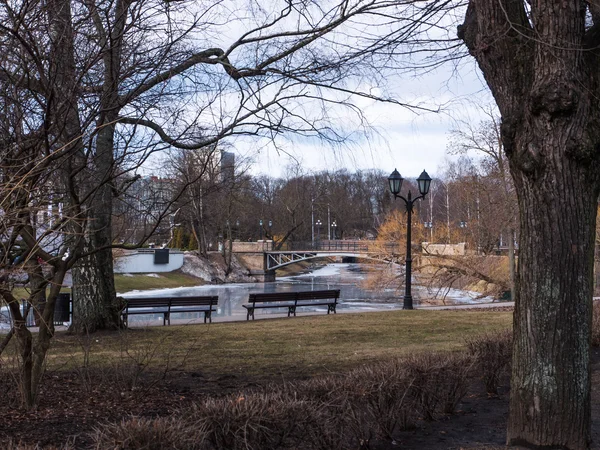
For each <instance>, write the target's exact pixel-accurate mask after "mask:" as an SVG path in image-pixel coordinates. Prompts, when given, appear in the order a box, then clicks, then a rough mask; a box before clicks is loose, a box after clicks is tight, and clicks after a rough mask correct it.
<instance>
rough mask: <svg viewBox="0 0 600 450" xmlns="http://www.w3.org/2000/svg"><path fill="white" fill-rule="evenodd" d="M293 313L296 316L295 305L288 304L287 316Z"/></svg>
mask: <svg viewBox="0 0 600 450" xmlns="http://www.w3.org/2000/svg"><path fill="white" fill-rule="evenodd" d="M292 313H293V314H294V317H296V307H295V306H288V317H290V314H292Z"/></svg>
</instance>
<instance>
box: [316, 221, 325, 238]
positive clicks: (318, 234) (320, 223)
mask: <svg viewBox="0 0 600 450" xmlns="http://www.w3.org/2000/svg"><path fill="white" fill-rule="evenodd" d="M315 225H316V226H317V243H318V242H319V241H320V240H321V225H323V222H321V219H317V221H316V222H315Z"/></svg>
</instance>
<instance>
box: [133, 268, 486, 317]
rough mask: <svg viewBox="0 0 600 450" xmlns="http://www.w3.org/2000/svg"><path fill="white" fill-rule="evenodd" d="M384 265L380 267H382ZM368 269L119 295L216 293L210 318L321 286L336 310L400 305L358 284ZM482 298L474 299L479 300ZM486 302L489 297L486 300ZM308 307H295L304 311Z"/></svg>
mask: <svg viewBox="0 0 600 450" xmlns="http://www.w3.org/2000/svg"><path fill="white" fill-rule="evenodd" d="M383 267H385V266H383V265H382V266H381V268H382V269H383ZM367 268H369V269H370V270H372V269H373V268H374V266H373V265H368V266H365V265H363V264H328V265H326V266H324V267H322V268H320V269H317V270H315V271H313V272H311V273H307V274H302V275H296V276H291V277H283V278H279V279H278V281H277V282H275V283H240V284H223V285H206V286H196V287H186V288H177V289H160V290H152V291H133V292H129V293H127V294H124V295H123V297H126V298H127V297H147V296H149V295H152V296H156V297H161V296H164V297H167V296H178V297H179V296H182V297H183V296H193V295H218V296H219V306H218V311H217V313H216V314H214V315H213V317H234V318H236V319H240V320H241V319H245V317H246V309H245V308H243V307H242V305H243V304H245V303H247V302H248V294H250V293H260V292H294V291H314V290H322V289H340V291H341V292H340V304H339V306H338V311H339V310H355V311H367V310H387V309H400V308H402V296H403V291H402V290H400V291H395V290H392V289H389V290H386V291H383V292H381V291H375V290H370V289H366V288H363V287H361V286H359V284H360V281H361V280H362V279H364V278H365V277H366V269H367ZM413 296H414V297H415V305H416V306H418V304H419V302H418V299H419V298H430V297H431V295H430V294H429V293H428V292H427V289H426V288H424V287H421V286H414V287H413ZM473 297H474V296H471V295H469V293H467V292H465V291H458V290H454V291H451V292H450V293H449V294H448V296H447V303H473V302H475V301H476V300H474V298H473ZM482 301H486V300H481V299H480V300H477V302H482ZM487 301H490V299H487ZM308 310H310V308H302V309H299V310H298V312H299V314H300V315H301V314H302V311H308ZM312 310H314V311H322V312H326V311H327V308H326V307H314V308H312ZM282 312H284V313H285V312H287V308H286V309H269V310H261V311H257V312H256V314H257V315H258V314H273V313H282ZM137 317H139V318H143V317H144V316H142V315H139V316H132V319H133V318H137ZM161 317H162V316H161ZM192 317H194V314H193V313H192V314H188V315H186V316H183V315H173V318H174V319H176V318H192Z"/></svg>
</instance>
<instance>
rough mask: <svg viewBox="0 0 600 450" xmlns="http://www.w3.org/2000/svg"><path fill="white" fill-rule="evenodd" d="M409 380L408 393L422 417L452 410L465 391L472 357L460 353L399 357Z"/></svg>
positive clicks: (431, 416) (433, 417)
mask: <svg viewBox="0 0 600 450" xmlns="http://www.w3.org/2000/svg"><path fill="white" fill-rule="evenodd" d="M401 364H403V365H404V367H405V369H406V370H407V373H408V375H409V377H410V379H411V380H412V384H411V386H410V391H411V395H412V396H413V397H414V400H415V406H416V409H417V411H418V412H419V414H420V415H422V417H423V418H424V419H425V420H434V419H435V418H436V416H437V415H438V414H439V413H440V412H441V413H445V414H452V413H453V412H454V410H455V409H456V406H457V405H458V403H459V402H460V400H461V399H462V398H463V397H464V396H465V394H466V393H467V377H468V375H469V371H470V370H471V367H472V364H473V362H472V358H471V357H470V356H468V355H465V354H463V353H451V354H448V353H424V354H420V355H414V356H410V357H407V358H404V359H402V360H401Z"/></svg>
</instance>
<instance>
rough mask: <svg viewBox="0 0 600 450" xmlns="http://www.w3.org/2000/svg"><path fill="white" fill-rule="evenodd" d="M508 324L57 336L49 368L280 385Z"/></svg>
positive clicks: (313, 320) (469, 316)
mask: <svg viewBox="0 0 600 450" xmlns="http://www.w3.org/2000/svg"><path fill="white" fill-rule="evenodd" d="M511 322H512V313H511V312H496V311H494V312H491V311H468V312H466V311H418V310H416V311H385V312H371V313H359V314H337V315H329V316H327V315H323V316H307V317H297V318H294V319H288V318H283V319H268V320H257V321H254V322H245V321H244V322H225V323H213V324H212V325H204V324H194V325H185V326H171V327H160V326H159V327H156V326H155V327H148V328H144V329H140V328H137V329H136V328H134V329H131V330H127V331H123V332H116V333H98V334H94V335H92V336H91V337H90V338H89V339H86V338H81V337H77V336H69V335H66V334H64V333H57V335H56V338H55V340H54V343H53V346H52V349H51V351H50V357H49V367H51V368H53V369H60V368H61V367H62V368H66V369H70V368H77V367H80V366H81V365H82V362H83V360H84V348H86V346H89V347H87V348H89V352H88V356H89V358H90V361H91V363H92V364H93V365H96V366H103V365H108V366H114V365H115V364H116V363H118V361H129V362H133V363H135V364H138V365H143V366H144V367H146V368H148V369H152V368H154V369H157V370H164V368H165V367H166V365H167V361H168V364H169V367H174V366H178V367H180V368H181V369H184V370H188V371H201V372H202V374H204V375H208V376H220V375H227V374H242V375H244V376H248V377H252V378H254V377H257V378H273V379H283V378H285V379H288V378H298V377H304V376H311V375H317V374H324V373H332V372H342V371H345V370H348V369H350V368H352V367H356V366H357V365H360V364H363V363H366V362H370V361H377V360H385V359H388V358H393V357H397V356H402V355H406V354H409V353H417V352H425V351H432V350H438V351H454V350H458V349H461V348H463V347H464V339H465V338H466V337H468V336H471V335H475V334H480V333H484V332H486V331H492V330H498V329H502V328H509V327H510V326H511Z"/></svg>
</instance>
